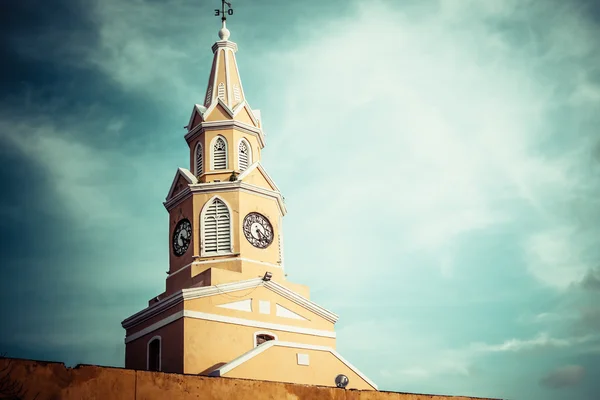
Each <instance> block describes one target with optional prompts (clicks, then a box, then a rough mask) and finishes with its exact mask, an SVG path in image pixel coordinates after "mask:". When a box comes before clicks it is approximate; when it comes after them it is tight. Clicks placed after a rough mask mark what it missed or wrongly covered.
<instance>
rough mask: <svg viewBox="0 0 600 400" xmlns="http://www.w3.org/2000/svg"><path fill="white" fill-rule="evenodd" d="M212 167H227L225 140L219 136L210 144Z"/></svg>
mask: <svg viewBox="0 0 600 400" xmlns="http://www.w3.org/2000/svg"><path fill="white" fill-rule="evenodd" d="M212 164H213V168H212V169H227V142H226V141H225V138H223V137H221V136H219V137H217V138H216V139H215V141H214V142H213V146H212Z"/></svg>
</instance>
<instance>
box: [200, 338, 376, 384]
mask: <svg viewBox="0 0 600 400" xmlns="http://www.w3.org/2000/svg"><path fill="white" fill-rule="evenodd" d="M273 346H280V347H288V348H294V349H304V350H315V351H327V352H329V353H331V354H333V355H334V356H335V357H336V358H337V359H338V360H340V361H341V362H342V363H343V364H345V365H346V366H347V367H348V368H350V369H351V370H352V371H353V372H354V373H355V374H356V375H358V376H360V377H361V378H362V379H363V380H364V381H365V382H367V383H368V384H369V385H371V387H373V388H374V389H375V390H378V389H377V385H376V384H375V383H374V382H373V381H371V380H370V379H369V378H367V377H366V376H365V375H364V374H363V373H362V372H360V371H359V370H358V368H356V367H355V366H354V365H352V364H350V363H349V362H348V361H347V360H346V359H345V358H344V357H342V356H341V355H340V354H339V353H338V352H337V351H335V350H334V349H333V348H331V347H329V346H317V345H313V344H305V343H294V342H280V341H278V340H269V341H268V342H265V343H263V344H262V345H260V346H258V347H255V348H254V349H252V350H250V351H248V352H247V353H245V354H242V355H241V356H239V357H238V358H236V359H235V360H233V361H231V362H229V363H227V364H225V365H223V366H221V367H219V368H218V369H216V370H214V371H212V372H211V373H210V374H209V375H210V376H223V375H225V374H226V373H228V372H229V371H231V370H232V369H234V368H235V367H238V366H240V365H241V364H243V363H245V362H246V361H248V360H250V359H252V358H254V357H256V356H257V355H259V354H260V353H262V352H264V351H266V350H268V349H270V348H271V347H273Z"/></svg>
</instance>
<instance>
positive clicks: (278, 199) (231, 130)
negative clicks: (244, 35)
mask: <svg viewBox="0 0 600 400" xmlns="http://www.w3.org/2000/svg"><path fill="white" fill-rule="evenodd" d="M229 36H230V32H229V30H228V29H227V27H226V25H225V22H223V27H222V28H221V30H220V31H219V38H220V39H221V40H219V41H217V42H216V43H215V44H214V45H213V46H212V52H213V62H212V68H211V71H210V75H209V79H208V85H207V89H206V94H205V96H204V101H203V103H202V104H195V105H194V107H193V109H192V113H191V116H190V119H189V122H188V125H187V126H186V129H187V133H186V135H185V140H186V142H187V144H188V147H189V150H190V159H189V169H184V168H179V170H178V171H177V173H176V176H175V179H174V180H173V185H172V186H171V190H170V191H169V194H168V196H167V199H166V202H165V203H164V204H165V207H166V209H167V211H168V212H169V216H170V218H169V220H170V223H169V243H170V258H169V260H170V266H169V271H168V274H169V275H168V277H167V283H166V294H167V295H168V294H170V293H173V292H175V291H177V290H180V289H183V288H185V287H189V286H210V285H213V284H216V283H223V282H228V281H232V280H239V279H242V278H254V277H262V276H264V274H265V273H266V272H270V273H271V274H272V276H273V279H276V280H282V279H283V259H282V258H283V257H282V254H283V252H282V232H281V229H282V218H283V216H284V215H285V213H286V209H285V204H284V202H283V197H282V195H281V193H280V191H279V189H278V188H277V185H275V182H273V180H272V179H271V177H270V176H269V175H268V174H267V172H266V170H265V169H264V167H263V166H262V165H261V163H260V159H261V150H262V149H263V148H264V146H265V137H264V133H263V129H262V124H261V115H260V112H259V111H258V110H253V109H252V108H251V107H250V105H249V103H248V101H247V99H246V96H245V94H244V89H243V86H242V80H241V78H240V74H239V70H238V66H237V62H236V57H235V53H236V52H237V45H236V44H235V43H234V42H231V41H229Z"/></svg>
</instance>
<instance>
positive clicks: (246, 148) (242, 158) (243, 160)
mask: <svg viewBox="0 0 600 400" xmlns="http://www.w3.org/2000/svg"><path fill="white" fill-rule="evenodd" d="M251 158H252V157H251V153H250V145H249V144H248V142H246V141H245V140H243V139H242V140H241V141H240V145H239V146H238V165H239V168H240V171H244V170H245V169H246V168H248V164H250V162H251V161H252V159H251Z"/></svg>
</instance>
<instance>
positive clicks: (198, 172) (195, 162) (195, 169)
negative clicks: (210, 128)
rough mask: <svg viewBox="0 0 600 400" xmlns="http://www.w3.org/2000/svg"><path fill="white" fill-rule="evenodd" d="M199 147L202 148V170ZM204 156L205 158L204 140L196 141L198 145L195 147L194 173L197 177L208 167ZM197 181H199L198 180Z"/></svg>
mask: <svg viewBox="0 0 600 400" xmlns="http://www.w3.org/2000/svg"><path fill="white" fill-rule="evenodd" d="M198 149H200V154H201V156H202V171H198ZM204 158H205V157H204V146H202V142H201V141H200V140H199V141H198V142H196V146H195V149H194V161H193V162H194V172H195V173H194V175H195V176H196V177H198V176H200V175H202V174H203V173H204V170H205V169H206V168H205V166H204V164H205V163H204V161H205V160H204ZM196 183H198V182H197V181H196Z"/></svg>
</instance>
